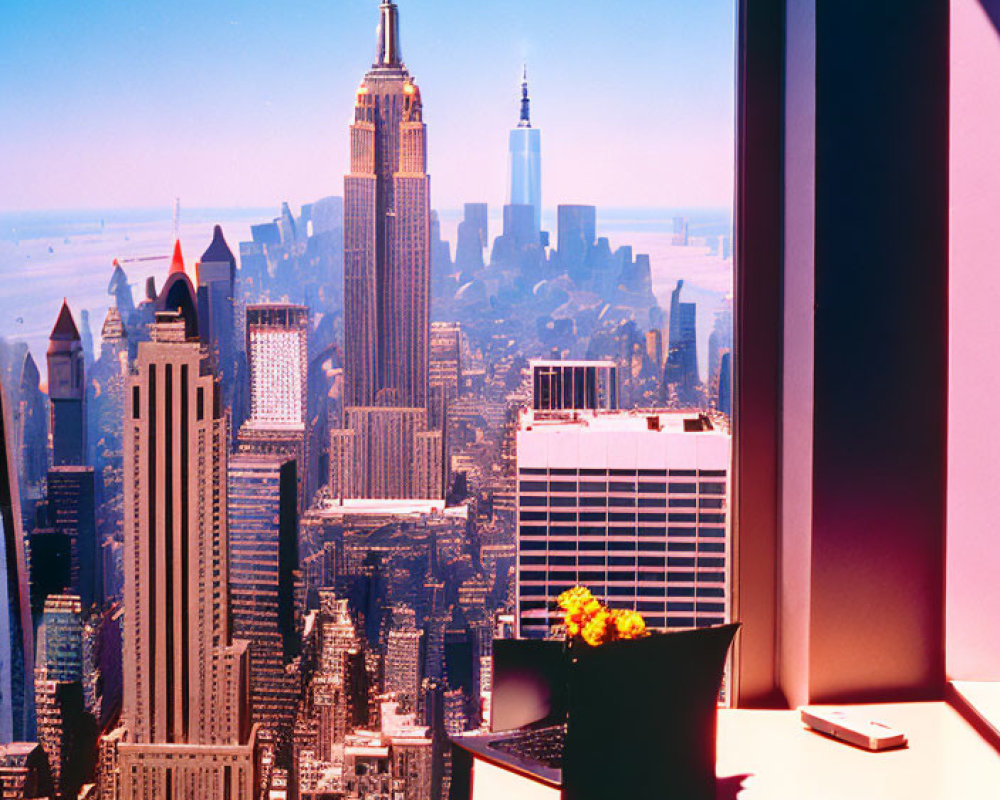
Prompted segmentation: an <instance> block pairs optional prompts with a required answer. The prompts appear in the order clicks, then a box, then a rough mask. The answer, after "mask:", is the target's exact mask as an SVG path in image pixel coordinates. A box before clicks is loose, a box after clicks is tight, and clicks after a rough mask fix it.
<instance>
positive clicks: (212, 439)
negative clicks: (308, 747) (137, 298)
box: [117, 245, 256, 800]
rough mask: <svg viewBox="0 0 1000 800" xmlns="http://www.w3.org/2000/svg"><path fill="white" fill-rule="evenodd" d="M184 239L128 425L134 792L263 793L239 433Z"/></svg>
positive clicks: (224, 797)
mask: <svg viewBox="0 0 1000 800" xmlns="http://www.w3.org/2000/svg"><path fill="white" fill-rule="evenodd" d="M219 395H220V387H219V382H218V380H217V378H216V376H215V374H214V373H213V371H212V369H211V368H210V362H209V360H208V358H207V353H206V352H205V350H204V349H203V347H202V344H201V342H200V341H199V338H198V317H197V310H196V304H195V293H194V287H193V286H192V285H191V281H190V280H189V279H188V277H187V275H186V274H185V272H184V265H183V261H182V259H181V256H180V247H179V245H178V246H177V247H176V249H175V254H174V260H173V263H172V265H171V271H170V275H169V277H168V279H167V281H166V283H165V285H164V286H163V289H162V291H161V293H160V294H159V296H158V297H157V300H156V318H155V323H154V324H153V327H152V340H151V341H150V342H143V343H140V345H139V348H138V358H137V361H136V364H135V368H134V371H133V374H132V377H131V380H130V385H129V390H128V401H127V419H126V430H125V455H124V463H125V525H124V531H125V574H126V578H125V629H124V679H125V680H124V684H125V685H124V707H123V709H122V723H123V725H124V727H125V728H126V730H127V737H126V739H125V740H124V741H122V742H120V743H119V744H118V746H117V753H118V773H119V784H120V793H119V796H120V797H121V798H123V800H138V798H143V800H158V799H160V798H162V800H168V798H184V799H185V800H187V799H188V798H190V799H191V800H194V798H199V799H200V798H206V800H231V798H241V799H242V800H250V798H251V797H253V793H254V748H255V738H256V729H255V728H254V729H251V724H250V715H249V706H248V703H247V685H248V643H247V642H246V641H233V640H231V638H230V608H229V559H228V541H227V539H228V524H227V516H226V514H227V502H226V496H227V492H226V468H227V460H228V459H227V450H228V448H227V438H228V437H227V430H226V416H225V414H224V412H223V408H222V405H221V402H220V397H219Z"/></svg>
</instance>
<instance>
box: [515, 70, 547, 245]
mask: <svg viewBox="0 0 1000 800" xmlns="http://www.w3.org/2000/svg"><path fill="white" fill-rule="evenodd" d="M509 153H510V186H508V188H507V205H509V206H531V208H532V226H533V230H534V232H535V233H536V234H537V233H538V232H539V231H540V230H541V228H542V132H541V131H540V130H538V128H532V127H531V101H530V100H529V98H528V68H527V66H525V68H524V75H523V77H522V80H521V114H520V117H519V119H518V121H517V127H516V128H514V129H513V130H512V131H511V132H510V147H509Z"/></svg>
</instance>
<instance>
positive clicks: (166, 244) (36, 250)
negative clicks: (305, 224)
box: [0, 208, 277, 376]
mask: <svg viewBox="0 0 1000 800" xmlns="http://www.w3.org/2000/svg"><path fill="white" fill-rule="evenodd" d="M172 213H173V212H172V210H171V209H169V208H168V209H152V210H107V211H71V212H58V211H49V212H44V213H13V214H12V213H5V214H0V278H2V280H0V336H2V337H4V338H6V339H10V340H22V341H25V342H27V343H28V346H29V347H30V348H31V352H32V354H33V355H34V357H35V360H36V362H38V364H39V368H40V369H41V371H42V374H43V376H44V372H45V368H44V365H43V363H42V362H43V360H44V356H45V348H46V347H47V344H48V342H47V340H48V336H49V333H50V332H51V330H52V326H53V325H54V324H55V320H56V316H57V314H58V313H59V306H60V304H61V303H62V300H63V298H64V297H65V298H66V299H67V300H68V301H69V305H70V308H71V309H72V311H73V315H74V317H75V318H76V320H77V324H80V311H81V310H83V309H86V310H87V311H88V312H89V314H90V329H91V335H92V336H93V337H94V342H95V346H99V342H100V336H101V324H102V323H103V322H104V316H105V314H106V313H107V310H108V306H109V304H110V303H111V302H112V298H111V297H110V296H109V295H108V293H107V290H108V281H109V279H110V278H111V272H112V269H113V266H112V262H113V261H114V259H116V258H117V259H118V260H119V261H120V262H121V265H122V269H124V270H125V274H126V275H128V278H129V282H130V283H131V284H132V294H133V297H134V298H135V300H136V302H138V301H139V300H141V299H142V297H143V296H144V294H143V293H144V291H145V284H146V278H147V276H150V275H152V276H154V277H155V278H156V285H157V286H158V287H159V286H162V285H163V281H164V280H165V278H166V275H167V270H168V268H169V266H170V261H169V259H170V255H171V252H172V247H173V217H172ZM276 214H277V210H276V209H275V210H270V209H241V208H223V209H182V213H181V215H180V221H179V234H180V240H181V248H182V250H183V252H184V260H185V263H186V265H187V266H188V267H193V266H194V262H195V261H197V260H198V259H199V258H200V257H201V254H202V253H203V252H204V251H205V249H206V248H207V247H208V244H209V242H211V240H212V227H213V226H214V225H215V224H217V223H218V224H221V225H222V229H223V232H224V233H225V235H226V239H227V241H228V242H229V245H230V247H232V249H233V252H236V253H238V252H239V242H240V241H241V240H246V239H248V238H249V237H250V225H252V224H255V223H257V222H261V221H267V220H270V219H273V218H274V217H275V216H276ZM136 259H148V260H142V261H139V260H136Z"/></svg>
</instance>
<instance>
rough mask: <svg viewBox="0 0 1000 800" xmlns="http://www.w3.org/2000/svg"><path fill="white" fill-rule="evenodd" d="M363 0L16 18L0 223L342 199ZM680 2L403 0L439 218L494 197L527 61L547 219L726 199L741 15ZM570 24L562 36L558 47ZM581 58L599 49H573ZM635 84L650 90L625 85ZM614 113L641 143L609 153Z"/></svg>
mask: <svg viewBox="0 0 1000 800" xmlns="http://www.w3.org/2000/svg"><path fill="white" fill-rule="evenodd" d="M374 5H375V4H374V3H367V2H364V3H363V2H352V3H346V4H324V3H320V2H318V0H316V2H307V3H305V4H304V5H303V4H299V5H298V6H297V7H296V8H295V9H294V10H292V11H288V10H286V9H280V8H278V7H271V6H268V5H266V4H243V5H242V6H241V8H240V11H239V13H238V14H237V13H227V12H226V10H224V9H220V8H211V7H210V8H204V9H203V8H202V7H200V6H199V8H198V13H196V14H195V13H192V9H191V7H190V6H189V5H188V4H187V3H183V2H182V3H178V4H172V5H171V6H169V7H166V6H163V7H155V6H154V7H150V8H146V7H143V8H136V7H128V6H124V5H123V4H117V3H115V4H111V5H110V6H108V7H106V8H95V9H92V10H88V12H87V14H86V15H82V14H81V16H80V17H79V18H78V17H77V16H76V14H75V12H73V11H70V10H65V9H61V10H54V9H53V8H52V7H51V6H47V5H42V6H38V7H36V6H28V4H19V5H17V6H16V7H14V8H12V9H11V11H10V12H9V24H8V25H6V26H5V29H4V31H2V32H0V53H2V54H0V69H2V68H4V67H7V68H6V69H2V71H3V73H4V74H6V75H16V76H17V78H16V79H15V80H11V81H9V82H8V83H9V85H8V87H7V88H8V91H6V92H4V93H3V95H2V97H3V99H0V113H2V114H3V116H4V118H5V119H8V120H10V121H11V124H10V125H9V126H6V127H5V129H4V131H2V132H0V147H2V148H3V149H4V150H5V151H6V152H8V153H11V154H12V156H13V157H12V158H11V159H9V160H8V162H7V163H6V164H5V165H3V166H2V167H0V185H3V186H5V187H8V188H7V189H6V190H5V191H4V192H3V193H0V211H17V210H20V211H25V210H41V209H55V208H63V209H65V208H108V207H149V206H152V205H157V204H161V203H162V204H169V202H171V200H172V199H173V197H175V196H181V197H183V198H184V199H185V202H186V203H187V204H188V205H189V206H191V207H196V206H209V205H217V206H232V205H240V206H254V205H257V206H260V205H271V204H273V203H274V202H276V201H277V199H279V198H280V199H287V200H289V201H290V202H291V203H292V204H293V205H298V204H301V203H303V202H309V201H311V200H313V199H316V198H318V197H321V196H325V195H328V194H335V193H337V187H338V185H339V180H338V177H339V175H342V174H344V172H346V171H347V169H346V167H347V163H346V162H347V158H346V153H347V150H348V148H347V135H346V130H344V128H345V125H344V123H345V122H346V121H347V120H348V119H349V117H350V107H349V105H348V103H346V102H344V101H343V99H342V98H344V97H345V96H346V97H350V93H351V92H353V91H354V89H356V87H357V83H356V80H357V76H356V66H353V65H356V64H358V63H365V61H367V60H368V58H370V55H369V53H370V49H371V46H372V40H373V38H374V37H373V36H371V35H370V32H371V30H372V27H373V26H372V22H371V8H370V6H374ZM690 6H691V4H685V3H682V2H679V0H671V2H661V3H655V4H648V5H645V6H643V7H636V8H633V9H631V10H630V14H628V15H611V14H609V13H608V11H607V9H606V7H604V6H603V4H600V3H597V2H592V1H591V2H576V3H569V2H562V0H560V2H552V3H546V4H537V3H529V2H527V0H519V1H518V2H509V3H504V4H502V7H497V8H496V9H495V10H493V11H492V12H491V13H489V17H488V21H485V24H484V18H483V13H484V12H483V9H481V8H479V7H471V6H468V5H467V4H463V3H459V2H455V1H449V2H441V3H435V4H433V6H431V5H429V4H425V5H422V4H416V3H404V4H403V8H402V11H403V13H404V14H405V15H406V16H407V20H408V28H407V32H406V34H404V36H403V38H402V48H403V54H404V57H405V59H407V60H408V62H412V64H414V65H419V69H417V70H416V72H415V73H414V74H415V77H416V79H417V80H418V81H419V82H420V84H421V88H422V91H423V93H424V99H425V102H427V103H429V104H431V107H433V108H434V115H433V119H431V120H428V121H429V122H431V123H432V124H433V127H434V128H435V130H436V131H440V133H439V135H438V138H437V139H435V141H434V144H433V146H432V147H431V148H430V149H429V152H428V158H429V171H430V172H431V173H432V174H434V175H435V185H434V195H433V203H434V205H435V207H442V208H458V207H460V206H461V204H462V203H463V202H466V201H473V200H476V201H478V200H484V201H487V202H489V203H490V204H491V205H493V206H496V207H499V205H501V204H502V202H503V199H504V194H505V191H506V181H505V175H504V165H503V163H502V159H498V155H499V156H502V154H503V153H504V152H505V149H506V142H505V139H506V131H507V130H509V128H511V127H513V126H514V125H515V124H516V122H517V119H518V112H519V100H520V93H519V84H520V78H521V71H522V68H523V65H524V64H525V63H527V65H528V70H529V78H530V81H531V92H532V101H533V108H532V115H533V122H534V123H535V124H537V125H538V127H540V128H542V129H544V130H545V136H546V142H547V157H546V160H545V164H544V166H543V182H544V184H545V185H546V186H547V187H548V188H547V190H546V197H547V198H548V199H549V203H550V204H551V205H553V206H554V205H555V204H557V203H566V202H594V203H598V204H600V205H602V206H619V207H623V206H624V207H629V206H656V207H664V206H678V205H688V206H698V205H700V206H728V205H729V204H730V202H731V197H732V190H731V186H732V175H733V171H732V162H733V146H732V142H733V127H734V126H733V118H734V112H733V109H734V107H733V101H732V97H733V74H732V73H733V69H732V65H733V7H732V4H731V3H729V2H721V0H713V2H712V3H708V4H705V3H699V4H697V8H691V7H690ZM569 14H572V17H573V23H574V24H573V35H571V36H560V37H551V36H550V35H549V34H550V33H551V31H552V30H554V29H557V28H558V29H561V28H562V26H563V25H564V23H565V18H566V17H567V15H569ZM487 26H488V27H487ZM486 30H489V35H488V36H487V35H485V31H486ZM588 51H589V52H593V53H599V54H600V57H597V58H592V57H581V53H584V54H586V53H587V52H588ZM362 59H364V60H362ZM8 62H9V63H8ZM455 63H464V64H466V65H467V67H466V68H463V69H461V70H455V69H454V64H455ZM487 65H489V66H488V68H487ZM647 74H654V75H656V76H658V77H656V78H654V79H645V78H643V79H641V80H637V79H636V76H639V75H641V76H645V75H647ZM470 107H471V108H475V109H476V113H475V114H469V113H468V109H469V108H470ZM626 113H627V114H628V115H629V119H630V120H633V121H634V125H632V126H631V127H632V129H633V130H634V131H635V132H636V133H637V134H638V135H636V136H635V137H634V139H633V140H632V141H630V143H629V147H627V148H622V147H620V146H619V143H618V139H619V133H618V131H619V126H620V124H621V120H622V119H623V115H624V114H626ZM234 132H238V136H234V135H233V134H234ZM70 140H71V141H72V146H68V145H69V142H70ZM456 154H459V157H456ZM604 154H607V156H610V155H611V154H614V157H613V158H611V157H601V156H603V155H604ZM595 155H596V156H597V157H595ZM583 164H587V165H588V168H587V169H580V167H581V165H583ZM205 175H210V176H211V179H210V180H208V181H206V180H205V179H204V176H205ZM470 175H476V176H481V177H480V180H479V181H478V182H471V181H470V180H469V177H468V176H470ZM29 177H30V180H29V179H28V178H29Z"/></svg>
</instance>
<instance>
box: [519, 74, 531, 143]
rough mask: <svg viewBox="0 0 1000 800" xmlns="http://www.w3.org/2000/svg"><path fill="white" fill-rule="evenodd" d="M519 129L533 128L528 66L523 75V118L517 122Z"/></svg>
mask: <svg viewBox="0 0 1000 800" xmlns="http://www.w3.org/2000/svg"><path fill="white" fill-rule="evenodd" d="M517 127H519V128H530V127H531V100H530V98H529V97H528V65H527V64H525V65H524V72H523V74H522V75H521V118H520V119H519V120H518V122H517Z"/></svg>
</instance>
